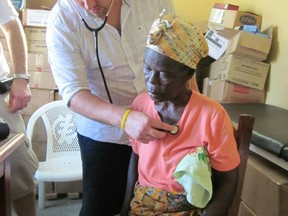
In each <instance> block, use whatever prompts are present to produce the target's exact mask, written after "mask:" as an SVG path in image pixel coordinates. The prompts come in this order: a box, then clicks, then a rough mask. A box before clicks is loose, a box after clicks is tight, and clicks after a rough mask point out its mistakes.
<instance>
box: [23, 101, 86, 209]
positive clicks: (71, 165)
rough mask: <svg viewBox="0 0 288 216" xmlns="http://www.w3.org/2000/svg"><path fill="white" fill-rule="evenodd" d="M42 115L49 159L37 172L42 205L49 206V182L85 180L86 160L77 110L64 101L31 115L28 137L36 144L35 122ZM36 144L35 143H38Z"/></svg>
mask: <svg viewBox="0 0 288 216" xmlns="http://www.w3.org/2000/svg"><path fill="white" fill-rule="evenodd" d="M40 118H42V120H43V123H44V125H45V129H46V133H47V150H46V161H43V162H40V163H39V168H38V170H37V171H36V173H35V178H36V179H37V180H38V183H39V186H38V206H39V208H40V209H44V208H45V182H68V181H78V180H82V161H81V155H80V148H79V144H78V138H77V133H76V124H75V114H74V113H73V112H72V111H71V110H70V109H69V108H68V107H67V105H66V104H65V103H64V101H62V100H59V101H53V102H50V103H48V104H45V105H43V106H42V107H40V108H39V109H38V110H36V111H35V112H34V113H33V115H32V116H31V117H30V119H29V121H28V124H27V137H28V138H29V139H30V141H31V143H32V144H33V140H32V138H33V131H34V130H37V128H34V126H35V123H36V122H37V120H38V119H40ZM34 145H35V144H34Z"/></svg>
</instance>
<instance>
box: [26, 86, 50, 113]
mask: <svg viewBox="0 0 288 216" xmlns="http://www.w3.org/2000/svg"><path fill="white" fill-rule="evenodd" d="M31 94H32V97H31V100H30V102H29V104H28V106H27V107H26V108H24V109H23V110H22V114H23V115H26V116H30V115H32V114H33V113H34V112H35V111H36V110H37V109H38V108H39V107H41V106H42V105H44V104H46V103H49V102H51V101H54V90H48V89H34V88H31Z"/></svg>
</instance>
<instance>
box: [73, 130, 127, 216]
mask: <svg viewBox="0 0 288 216" xmlns="http://www.w3.org/2000/svg"><path fill="white" fill-rule="evenodd" d="M78 139H79V144H80V149H81V157H82V163H83V199H82V208H81V211H80V216H98V215H99V216H112V215H116V214H118V213H119V212H120V210H121V207H122V203H123V198H124V194H125V189H126V183H127V172H128V166H129V160H130V155H131V152H132V148H131V147H130V146H127V145H120V144H114V143H105V142H98V141H95V140H92V139H90V138H87V137H84V136H82V135H80V134H78Z"/></svg>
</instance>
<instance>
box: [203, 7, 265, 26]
mask: <svg viewBox="0 0 288 216" xmlns="http://www.w3.org/2000/svg"><path fill="white" fill-rule="evenodd" d="M261 24H262V17H261V16H259V15H257V14H254V13H250V12H246V11H237V10H226V9H218V8H212V10H211V13H210V17H209V24H208V25H209V27H210V28H213V29H216V30H218V29H221V28H223V27H226V28H232V29H234V28H235V27H238V26H243V25H256V26H258V29H261Z"/></svg>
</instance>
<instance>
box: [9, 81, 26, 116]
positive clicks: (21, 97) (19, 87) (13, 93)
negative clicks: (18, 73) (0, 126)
mask: <svg viewBox="0 0 288 216" xmlns="http://www.w3.org/2000/svg"><path fill="white" fill-rule="evenodd" d="M30 99H31V91H30V88H29V85H28V83H27V81H26V80H25V79H21V78H17V79H14V81H13V84H12V86H11V89H10V98H9V109H10V110H11V112H13V113H14V112H17V111H18V110H21V109H23V108H25V107H27V105H28V103H29V102H30Z"/></svg>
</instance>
